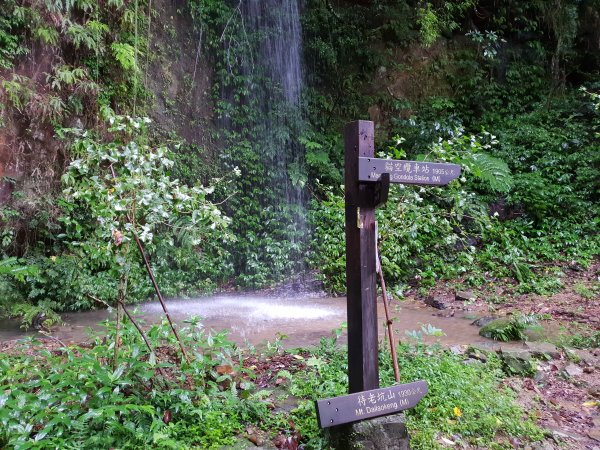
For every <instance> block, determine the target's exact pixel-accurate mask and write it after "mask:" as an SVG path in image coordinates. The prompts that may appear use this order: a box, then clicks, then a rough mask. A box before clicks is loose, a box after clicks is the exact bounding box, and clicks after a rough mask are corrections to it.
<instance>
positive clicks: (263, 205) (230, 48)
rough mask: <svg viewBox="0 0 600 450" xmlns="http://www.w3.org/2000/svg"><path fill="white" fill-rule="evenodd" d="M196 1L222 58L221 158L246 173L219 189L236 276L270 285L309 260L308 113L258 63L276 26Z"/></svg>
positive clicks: (217, 87)
mask: <svg viewBox="0 0 600 450" xmlns="http://www.w3.org/2000/svg"><path fill="white" fill-rule="evenodd" d="M190 8H191V13H192V16H193V17H194V21H195V25H196V26H197V28H198V30H199V33H201V35H202V36H203V40H202V42H203V44H204V46H205V47H206V48H207V49H208V50H209V51H210V52H211V53H212V54H213V56H214V58H215V59H214V65H215V74H216V80H215V84H214V87H213V88H214V89H213V95H214V98H215V104H216V114H217V116H218V117H219V119H220V123H221V127H222V129H221V130H220V138H221V139H222V141H223V143H224V149H223V151H222V152H221V159H220V164H221V167H222V170H223V171H224V172H225V173H235V172H239V173H240V174H241V176H239V177H237V178H236V179H235V181H234V183H233V184H232V186H230V189H228V190H225V189H223V190H218V191H217V195H218V196H219V197H220V198H228V201H227V203H226V204H225V206H224V208H225V211H226V213H227V214H228V215H229V216H230V217H231V218H232V223H231V231H232V232H233V234H235V236H236V242H235V245H234V246H231V247H229V248H228V250H229V254H230V255H231V263H232V267H233V270H234V272H235V274H236V282H237V283H238V284H239V285H241V286H245V287H261V286H265V285H268V284H270V283H272V282H274V281H278V280H281V279H283V277H285V276H286V275H289V274H290V273H292V272H293V271H296V270H301V269H302V268H303V266H304V263H303V261H302V260H303V257H304V254H305V249H306V234H307V233H306V232H307V230H306V229H304V225H303V224H304V222H305V217H304V215H305V212H304V210H303V207H302V202H303V196H304V189H305V186H306V182H307V175H306V171H305V169H304V163H303V158H302V156H301V155H302V152H303V150H302V148H301V147H300V145H299V144H298V142H297V136H299V135H300V134H301V132H302V129H303V119H302V117H301V113H300V111H298V109H297V108H296V107H295V106H294V105H290V104H288V102H287V101H286V99H285V96H284V92H283V88H282V86H279V85H278V84H277V82H276V81H274V80H272V79H271V76H270V74H269V72H268V68H267V67H263V65H261V64H256V60H257V58H258V55H259V52H260V48H261V46H263V45H264V42H263V41H264V39H265V38H266V37H267V36H268V35H269V33H273V32H275V31H274V30H272V29H269V27H268V26H267V29H265V30H259V31H253V30H252V29H251V28H250V27H248V26H247V25H245V24H244V22H243V17H242V9H243V8H240V7H239V5H238V6H237V7H235V6H230V5H229V4H228V3H227V2H223V1H214V0H211V1H208V0H197V1H193V2H190ZM265 20H267V19H265ZM273 26H276V25H273Z"/></svg>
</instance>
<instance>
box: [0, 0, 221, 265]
mask: <svg viewBox="0 0 600 450" xmlns="http://www.w3.org/2000/svg"><path fill="white" fill-rule="evenodd" d="M27 5H28V6H26V7H25V8H26V9H27V11H29V12H30V14H31V15H32V17H33V14H35V17H37V19H36V20H37V25H36V23H34V22H31V23H24V24H22V25H20V26H18V27H17V26H15V27H13V29H12V30H11V32H12V33H13V34H15V35H17V36H18V37H19V39H21V40H22V42H23V44H22V46H23V48H24V49H25V51H26V54H25V55H20V56H17V57H16V58H14V59H13V61H12V67H10V68H4V69H0V101H1V105H0V204H1V206H0V222H2V223H3V224H4V228H5V229H11V230H12V234H13V238H14V239H13V244H12V245H11V247H10V248H8V249H7V250H8V251H9V252H11V253H15V254H20V253H22V252H23V251H24V250H25V248H26V247H27V246H28V245H29V244H32V243H34V242H35V241H37V240H38V239H39V238H40V236H38V235H37V234H36V232H35V231H34V228H35V227H31V226H30V224H31V223H35V222H36V221H37V222H39V221H40V220H41V221H44V222H48V223H51V222H52V221H53V218H54V217H56V215H57V212H58V211H57V208H56V205H55V202H54V200H53V199H54V198H55V195H56V193H57V192H58V191H59V190H60V176H61V175H62V173H63V172H64V170H65V168H66V166H67V165H68V163H69V160H70V156H69V151H68V148H67V144H66V143H65V142H64V141H62V140H61V139H59V138H58V137H57V136H56V130H57V129H59V128H85V129H92V130H93V129H101V128H102V126H103V124H102V123H101V121H100V120H99V119H98V115H99V114H98V113H99V108H100V103H101V101H104V103H106V99H107V98H108V99H109V105H110V106H111V107H112V108H113V109H114V110H115V111H116V112H118V113H128V114H131V111H132V103H131V99H130V98H129V99H126V98H123V97H122V96H120V95H119V93H118V92H113V91H115V90H118V89H125V88H127V87H129V88H131V85H129V86H125V85H126V81H125V77H126V76H127V75H128V74H127V73H126V71H125V70H124V69H123V68H122V67H120V66H119V65H118V64H117V63H116V61H114V59H112V55H111V51H112V47H111V45H112V44H111V40H110V39H112V37H109V36H108V35H107V36H106V37H104V38H103V39H104V41H105V42H102V47H101V49H100V50H96V52H97V55H98V56H96V58H99V57H100V56H99V55H101V57H102V58H104V59H105V60H106V61H108V62H102V63H101V64H104V66H103V67H102V68H100V69H98V70H97V71H96V72H95V73H94V70H92V69H90V67H91V66H93V65H94V63H93V62H92V63H90V60H89V59H90V58H94V57H95V56H94V54H93V52H92V51H90V49H85V48H83V46H78V45H75V44H74V41H73V40H71V38H70V37H69V35H68V34H67V32H65V30H66V29H67V28H66V27H67V26H68V25H67V24H71V25H73V24H76V25H77V26H79V25H81V26H83V27H85V26H87V25H88V24H89V23H90V21H91V18H90V17H88V15H87V14H86V13H85V12H83V11H79V10H76V9H73V10H68V11H50V10H47V9H45V8H46V6H44V4H43V2H40V3H39V4H38V3H36V4H31V5H29V3H27ZM127 7H128V5H127V3H125V5H124V6H123V8H122V9H121V10H118V11H112V12H110V14H108V15H107V16H106V17H104V18H103V19H99V20H104V22H106V25H107V26H108V27H109V28H110V30H111V32H112V30H113V28H114V29H115V30H116V29H118V28H119V27H122V26H123V25H122V23H123V21H124V20H125V18H126V17H127V13H126V11H127V10H126V8H127ZM152 8H153V10H154V14H152V15H150V14H148V12H147V11H146V12H144V14H145V15H144V16H143V18H145V21H144V20H143V18H140V21H139V23H140V27H139V28H140V30H139V31H138V32H139V33H140V36H142V34H143V38H147V39H148V41H147V42H148V44H147V48H145V49H140V52H139V57H138V61H137V64H138V66H139V70H140V76H139V80H140V83H142V84H143V86H144V89H142V90H141V92H142V93H143V95H138V96H137V105H136V106H137V108H136V110H135V111H136V114H140V115H150V116H151V117H152V119H153V120H154V121H155V123H157V124H158V130H159V133H160V134H162V135H163V137H164V136H168V137H169V138H175V139H182V140H183V141H184V142H188V143H193V144H196V145H198V146H200V147H201V148H202V149H206V152H207V154H210V153H211V151H210V149H211V148H213V147H214V143H213V142H212V140H211V136H212V135H213V133H211V132H210V131H211V129H212V127H213V125H212V122H213V116H212V110H213V104H212V100H211V85H212V70H211V65H210V60H209V58H208V57H207V56H206V55H204V54H203V53H202V52H201V51H200V45H201V32H199V31H197V30H195V29H194V26H193V22H192V18H191V16H190V14H189V12H187V10H186V2H185V1H184V0H177V1H172V0H155V1H154V2H152ZM130 9H131V8H130ZM7 14H8V13H7ZM138 14H140V17H142V16H141V14H142V12H138ZM148 19H149V20H148ZM142 23H144V24H146V25H147V27H146V28H144V27H142V26H141V24H142ZM36 27H38V28H36ZM40 27H45V28H46V29H50V30H55V31H56V33H57V38H56V40H52V41H51V42H48V43H46V42H42V41H41V40H40V39H38V38H36V33H37V30H38V29H39V28H40ZM126 32H129V31H128V30H125V31H124V32H123V33H126ZM124 35H125V34H124ZM120 39H123V38H120ZM114 42H116V38H115V41H114ZM140 42H144V39H142V38H140ZM99 48H100V47H99ZM0 67H1V64H0ZM78 68H79V69H81V70H82V72H81V73H79V72H76V70H78ZM61 70H64V71H65V72H63V75H64V74H65V73H66V71H67V70H70V71H71V75H69V74H66V75H65V76H73V77H74V79H67V78H61V75H60V74H59V72H60V71H61ZM73 74H75V75H73ZM115 86H116V87H115ZM123 86H125V88H123ZM101 99H102V100H101ZM7 225H8V226H7Z"/></svg>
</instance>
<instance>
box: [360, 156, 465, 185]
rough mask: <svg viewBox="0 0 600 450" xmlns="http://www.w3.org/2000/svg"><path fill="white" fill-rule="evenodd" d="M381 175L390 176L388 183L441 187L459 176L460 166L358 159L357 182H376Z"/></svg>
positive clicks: (396, 160)
mask: <svg viewBox="0 0 600 450" xmlns="http://www.w3.org/2000/svg"><path fill="white" fill-rule="evenodd" d="M382 173H389V174H390V183H402V184H430V185H435V186H443V185H446V184H448V183H450V182H451V181H452V180H454V179H455V178H458V177H459V176H460V166H459V165H457V164H447V163H432V162H425V161H403V160H398V159H380V158H364V157H359V158H358V179H359V181H377V180H379V178H380V177H381V174H382Z"/></svg>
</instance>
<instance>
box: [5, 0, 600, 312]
mask: <svg viewBox="0 0 600 450" xmlns="http://www.w3.org/2000/svg"><path fill="white" fill-rule="evenodd" d="M240 5H241V3H238V2H231V1H226V0H188V1H167V0H154V1H152V2H150V1H143V0H137V1H125V0H107V1H104V2H91V1H87V0H64V1H63V0H22V1H17V0H5V1H4V2H3V8H2V12H1V13H0V98H1V104H0V107H1V109H0V176H1V177H2V178H1V188H0V198H1V200H2V206H1V207H0V238H1V239H0V246H1V250H2V254H3V259H2V261H1V262H0V274H1V279H0V290H1V297H0V298H1V300H0V302H2V304H3V305H2V310H3V313H4V314H5V315H10V316H19V317H21V318H24V319H25V322H28V321H29V322H30V321H31V320H32V318H33V317H35V316H36V315H37V314H40V312H42V313H44V314H46V316H47V317H53V315H52V312H53V311H54V312H60V311H67V310H80V309H89V308H93V307H96V306H98V305H99V304H101V303H103V302H105V303H110V304H112V303H113V302H114V299H115V298H117V297H119V296H121V297H124V298H126V299H127V300H128V301H131V302H134V301H140V300H143V299H146V298H148V296H149V295H151V293H152V286H151V284H150V282H149V281H148V280H147V279H146V277H145V273H144V267H143V263H142V260H141V259H140V257H139V255H138V254H137V253H136V251H135V248H134V247H133V246H130V245H129V244H128V243H129V242H131V241H132V239H133V235H134V234H136V235H138V236H140V237H141V238H142V240H143V241H144V243H145V247H146V251H147V253H148V256H149V260H150V264H151V266H152V268H153V269H154V272H155V274H156V276H157V280H158V283H159V285H160V286H161V287H162V289H163V291H164V294H165V295H171V296H175V295H195V294H198V293H204V292H210V291H213V290H215V289H218V288H231V287H236V288H257V287H264V286H269V285H272V284H274V283H277V282H279V281H281V280H283V279H285V278H287V277H289V276H291V275H295V274H296V275H297V274H299V273H301V272H303V271H305V270H307V269H311V268H312V269H317V270H318V274H319V276H320V277H321V279H322V280H323V282H324V285H325V287H326V288H327V289H328V290H329V291H331V292H343V290H344V288H343V286H344V267H345V261H344V250H345V247H344V241H343V223H344V221H343V190H342V187H341V184H342V169H343V167H342V163H343V158H342V154H343V148H342V142H341V129H342V127H343V125H344V123H346V122H348V121H350V120H355V119H368V120H373V121H374V122H375V124H376V145H377V149H376V151H377V152H378V154H379V156H381V157H386V156H389V157H392V158H399V159H402V158H407V159H427V160H435V161H448V162H454V163H459V164H461V165H462V166H463V170H464V177H462V178H461V179H460V180H457V181H456V182H453V183H452V184H451V185H450V186H449V187H448V188H445V189H439V188H421V187H400V186H397V187H395V188H394V190H393V191H392V192H391V193H390V201H389V202H388V204H387V205H386V207H385V208H384V209H383V210H381V211H379V213H378V214H379V215H380V217H379V221H380V234H381V239H382V242H381V247H382V248H381V250H382V254H383V267H384V270H385V272H386V279H388V280H389V281H388V283H389V284H390V285H391V286H392V288H393V290H394V291H395V292H396V293H398V294H401V293H402V291H404V290H405V289H406V288H407V286H416V287H421V288H424V289H427V288H428V287H431V286H433V285H434V284H435V282H436V281H437V280H440V279H445V278H461V279H462V280H463V281H464V282H465V283H470V284H472V285H474V286H478V285H481V284H484V283H489V282H494V281H495V280H499V279H505V280H510V282H511V283H513V284H514V285H515V287H516V289H518V290H519V291H521V292H537V293H540V294H545V293H551V292H554V291H556V290H558V289H560V288H561V277H562V267H564V266H565V265H569V266H572V267H578V266H586V265H588V264H589V263H590V261H592V260H593V258H595V257H597V255H598V249H599V235H598V229H599V212H600V207H599V206H598V205H599V203H598V201H599V200H600V198H599V197H600V152H599V150H600V139H599V133H600V2H599V1H598V0H580V1H579V0H549V1H542V0H539V1H531V2H512V1H508V0H505V1H504V0H495V1H492V0H479V1H478V0H454V1H447V2H442V1H429V2H422V1H409V0H406V1H402V0H394V1H392V0H387V1H384V0H381V1H377V0H373V1H355V2H350V1H348V2H342V1H324V0H307V1H305V2H304V4H303V5H302V8H301V24H302V33H303V58H304V80H305V88H304V91H303V95H302V103H301V107H300V110H299V111H296V112H294V114H290V112H289V111H287V110H286V108H287V106H286V105H283V104H281V102H278V101H277V100H274V101H273V105H272V108H271V109H270V112H269V114H272V118H271V119H272V120H270V121H269V122H266V121H265V120H263V119H264V117H263V115H264V109H263V105H262V104H261V102H260V99H264V98H265V96H269V95H271V96H273V97H274V98H277V96H276V95H274V94H273V93H275V92H277V91H278V89H280V87H278V86H276V85H273V84H272V83H271V82H270V81H269V80H268V76H267V74H266V73H265V70H264V68H261V67H255V69H256V70H254V71H252V72H249V71H248V70H247V67H248V64H249V61H250V62H252V61H254V58H255V54H256V52H257V49H258V48H259V46H260V42H262V40H263V39H264V36H263V35H261V33H249V32H248V29H247V27H246V26H245V23H244V16H243V11H242V9H241V8H240ZM268 32H270V31H268V30H267V31H266V33H268ZM273 32H277V30H273ZM138 116H139V117H149V118H150V119H151V120H152V121H151V122H149V121H145V120H134V119H128V118H127V117H138ZM282 117H283V118H285V120H282V119H281V118H282ZM266 123H268V124H269V127H267V126H266V125H265V124H266ZM115 124H116V125H115ZM138 149H141V150H140V151H139V152H138ZM114 152H117V153H118V155H119V158H121V159H119V158H116V157H114V155H116V154H117V153H114ZM282 152H293V155H291V153H290V157H289V158H287V159H286V158H284V159H283V161H285V164H282V163H281V161H282V159H281V158H280V156H281V153H282ZM103 155H113V156H110V157H108V156H103ZM144 155H158V156H157V157H156V158H155V159H152V158H154V157H153V156H152V157H149V159H144V160H143V161H141V160H140V159H139V158H142V157H144ZM94 158H95V159H94ZM110 158H113V159H114V158H116V159H114V161H113V159H110ZM127 158H130V159H127ZM136 158H138V159H136ZM107 161H109V162H110V164H109V163H107ZM157 161H158V162H157ZM113 164H121V165H120V166H119V167H121V170H120V171H118V173H116V175H115V174H113V175H111V174H110V170H109V168H110V167H113ZM138 164H139V165H140V167H146V169H147V170H146V171H145V172H143V173H142V172H137V171H136V167H138V166H137V165H138ZM275 172H277V174H275ZM282 179H285V180H286V181H285V182H283V183H279V182H277V183H274V182H273V180H276V181H277V180H279V181H281V180H282ZM111 180H112V181H111ZM115 180H117V181H115ZM173 180H179V181H178V182H174V181H173ZM111 183H113V184H111ZM169 183H173V184H169ZM193 186H196V188H193ZM194 189H195V190H194ZM290 189H293V190H295V191H297V192H300V193H301V194H302V195H301V196H300V197H301V198H302V199H303V200H304V203H305V208H299V204H298V203H296V204H289V203H287V202H284V201H282V199H283V198H286V193H287V192H288V191H289V190H290ZM140 192H145V193H147V194H148V197H143V196H142V197H139V194H140ZM174 192H177V195H175V194H173V193H174ZM171 194H172V195H171ZM190 199H193V200H194V201H192V200H190ZM144 202H146V203H144ZM159 205H160V207H159ZM144 208H145V209H144ZM157 208H158V209H157ZM161 208H162V209H161ZM163 213H164V214H163ZM184 213H185V214H184ZM187 213H189V214H187ZM128 223H129V224H130V225H129V226H128V225H127V224H128ZM299 224H301V225H302V226H299Z"/></svg>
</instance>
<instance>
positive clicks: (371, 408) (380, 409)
mask: <svg viewBox="0 0 600 450" xmlns="http://www.w3.org/2000/svg"><path fill="white" fill-rule="evenodd" d="M425 394H427V382H425V381H415V382H413V383H408V384H399V385H396V386H391V387H387V388H381V389H373V390H371V391H364V392H357V393H355V394H350V395H344V396H343V397H333V398H326V399H325V400H317V402H316V404H317V418H318V420H319V426H320V427H321V428H328V427H333V426H336V425H341V424H344V423H350V422H357V421H359V420H364V419H370V418H373V417H379V416H386V415H388V414H394V413H397V412H399V411H403V410H405V409H410V408H413V407H414V406H415V405H416V404H417V403H418V402H419V400H421V398H423V396H424V395H425Z"/></svg>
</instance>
